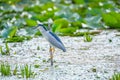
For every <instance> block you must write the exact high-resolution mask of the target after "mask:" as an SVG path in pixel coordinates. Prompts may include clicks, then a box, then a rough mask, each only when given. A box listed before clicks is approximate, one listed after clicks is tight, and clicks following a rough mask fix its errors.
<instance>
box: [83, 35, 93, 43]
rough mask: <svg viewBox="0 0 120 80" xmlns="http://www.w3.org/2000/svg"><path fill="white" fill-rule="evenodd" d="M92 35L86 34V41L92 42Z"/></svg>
mask: <svg viewBox="0 0 120 80" xmlns="http://www.w3.org/2000/svg"><path fill="white" fill-rule="evenodd" d="M92 39H93V38H92V37H91V36H90V35H89V34H84V41H85V42H91V41H92Z"/></svg>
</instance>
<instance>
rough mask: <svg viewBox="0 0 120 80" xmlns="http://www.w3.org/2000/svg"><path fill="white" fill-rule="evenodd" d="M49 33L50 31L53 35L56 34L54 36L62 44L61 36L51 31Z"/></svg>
mask: <svg viewBox="0 0 120 80" xmlns="http://www.w3.org/2000/svg"><path fill="white" fill-rule="evenodd" d="M49 33H50V34H51V35H52V36H54V38H55V39H56V40H57V41H59V42H60V43H61V44H63V43H62V41H61V40H60V38H59V37H58V36H57V35H56V34H54V33H52V32H51V31H49Z"/></svg>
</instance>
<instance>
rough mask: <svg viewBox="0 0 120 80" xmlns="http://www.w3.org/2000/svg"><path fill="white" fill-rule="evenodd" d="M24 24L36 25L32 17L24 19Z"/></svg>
mask: <svg viewBox="0 0 120 80" xmlns="http://www.w3.org/2000/svg"><path fill="white" fill-rule="evenodd" d="M26 25H28V26H36V25H37V22H36V21H34V20H32V19H26Z"/></svg>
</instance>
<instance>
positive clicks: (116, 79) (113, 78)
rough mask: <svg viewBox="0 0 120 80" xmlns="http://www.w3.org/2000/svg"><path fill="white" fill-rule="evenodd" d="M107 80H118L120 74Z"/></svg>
mask: <svg viewBox="0 0 120 80" xmlns="http://www.w3.org/2000/svg"><path fill="white" fill-rule="evenodd" d="M109 80H120V73H115V74H114V75H113V76H112V78H110V79H109Z"/></svg>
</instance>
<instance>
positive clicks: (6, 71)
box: [0, 63, 11, 76]
mask: <svg viewBox="0 0 120 80" xmlns="http://www.w3.org/2000/svg"><path fill="white" fill-rule="evenodd" d="M0 73H1V75H2V76H10V75H11V67H10V65H9V64H8V63H2V64H0Z"/></svg>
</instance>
